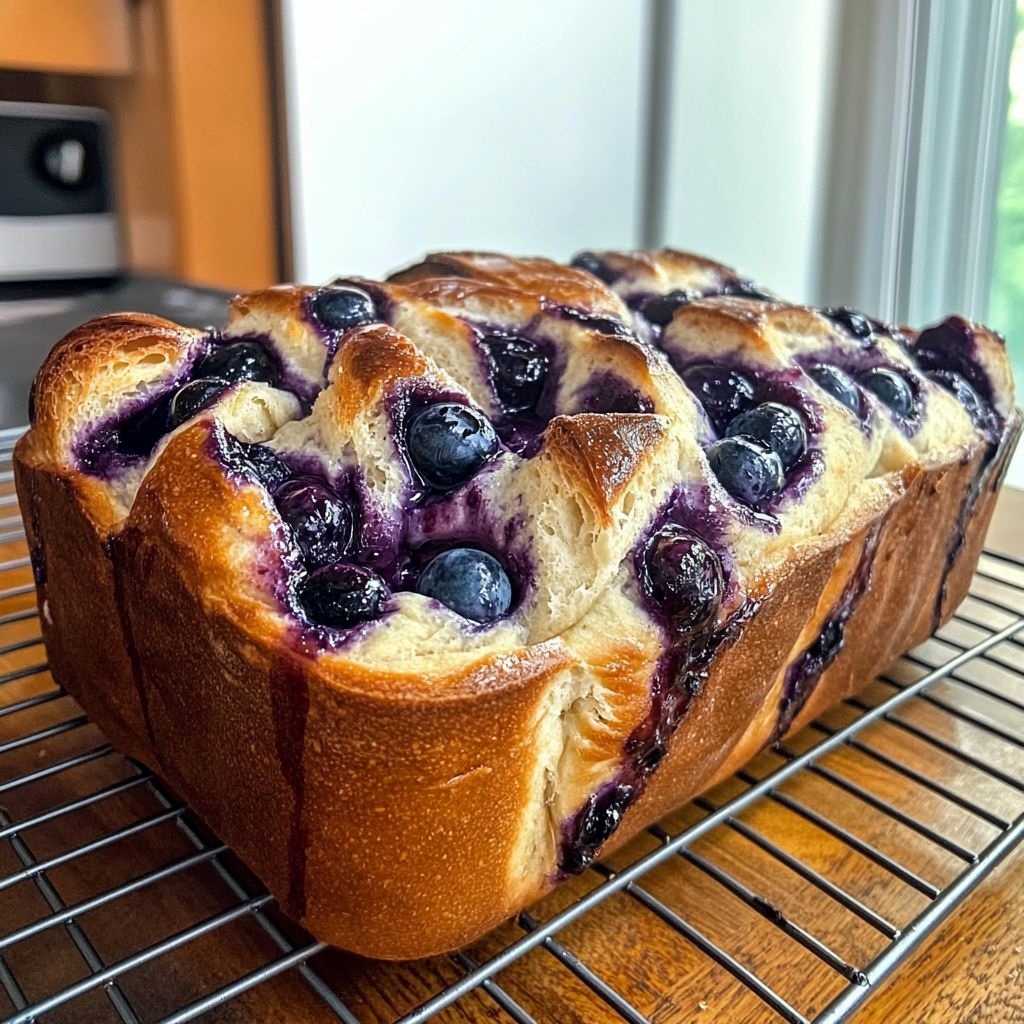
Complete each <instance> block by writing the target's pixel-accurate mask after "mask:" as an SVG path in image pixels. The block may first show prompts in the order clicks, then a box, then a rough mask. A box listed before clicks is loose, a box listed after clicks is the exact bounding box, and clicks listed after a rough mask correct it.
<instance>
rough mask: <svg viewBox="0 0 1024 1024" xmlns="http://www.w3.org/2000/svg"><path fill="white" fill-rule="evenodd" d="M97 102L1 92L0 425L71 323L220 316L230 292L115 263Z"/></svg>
mask: <svg viewBox="0 0 1024 1024" xmlns="http://www.w3.org/2000/svg"><path fill="white" fill-rule="evenodd" d="M113 177H114V149H113V139H112V136H111V131H110V125H109V123H108V120H107V116H106V114H105V113H104V112H103V111H102V110H97V109H95V108H92V107H67V106H55V105H52V104H48V103H8V102H3V101H0V430H2V429H4V428H16V427H22V426H24V425H25V424H26V423H27V419H28V393H29V388H30V386H31V383H32V378H33V377H34V376H35V373H36V370H37V369H38V368H39V365H40V363H42V361H43V359H44V358H45V357H46V354H47V352H49V351H50V349H51V348H52V347H53V345H54V344H56V343H57V342H58V341H59V340H60V339H61V338H62V337H63V336H64V335H65V334H67V332H68V331H70V330H71V329H72V328H73V327H76V326H77V325H78V324H80V323H83V322H84V321H86V320H89V319H90V318H92V317H95V316H101V315H102V314H104V313H113V312H117V311H119V310H135V311H141V312H145V313H155V314H156V315H158V316H165V317H167V318H168V319H170V320H174V321H175V322H177V323H181V324H185V325H186V326H189V327H207V326H210V325H213V326H219V325H220V324H221V323H223V321H224V318H225V317H226V315H227V298H228V296H229V294H230V293H228V292H223V291H217V290H214V289H209V288H197V287H195V286H194V285H189V284H185V283H184V282H179V281H173V280H169V279H167V278H162V277H154V276H149V275H139V274H133V273H130V272H128V271H127V270H125V268H124V267H123V265H122V257H123V254H122V250H121V243H120V225H119V219H118V212H117V206H116V202H115V190H114V184H113Z"/></svg>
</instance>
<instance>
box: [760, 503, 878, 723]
mask: <svg viewBox="0 0 1024 1024" xmlns="http://www.w3.org/2000/svg"><path fill="white" fill-rule="evenodd" d="M885 522H886V520H885V519H884V518H883V519H882V520H880V521H879V522H878V523H876V524H875V526H874V527H872V529H871V532H870V533H869V534H868V536H867V538H866V539H865V541H864V548H863V550H862V551H861V556H860V560H859V561H858V563H857V568H856V569H855V570H854V571H853V574H852V575H851V576H850V578H849V579H848V580H847V582H846V586H845V587H844V588H843V592H842V594H841V595H840V596H839V599H838V600H837V601H836V603H835V605H834V606H833V608H832V609H831V611H830V612H829V613H828V615H827V616H826V618H825V621H824V622H823V623H822V626H821V629H820V630H819V632H818V635H817V637H815V639H814V641H813V642H812V643H811V644H810V645H809V646H808V647H807V648H806V650H804V651H803V652H802V653H801V654H800V655H798V656H797V658H796V659H795V660H794V661H793V662H792V664H791V665H790V666H789V668H788V669H787V671H786V678H785V681H784V683H783V688H782V699H781V700H780V702H779V719H778V722H777V724H776V727H775V741H776V742H777V741H778V740H780V739H781V738H782V737H783V736H784V735H785V734H786V732H787V730H788V729H789V727H790V725H791V724H792V722H793V719H794V718H796V716H797V714H798V713H799V711H800V709H801V708H802V707H803V706H804V704H805V703H807V698H808V697H810V695H811V694H812V693H813V692H814V690H815V688H816V687H817V685H818V682H819V681H820V679H821V677H822V675H823V674H824V672H825V670H826V669H827V668H828V667H829V665H831V664H832V662H834V661H835V660H836V658H838V657H839V655H840V653H841V652H842V650H843V647H844V646H845V645H846V626H847V623H848V622H849V621H850V618H851V617H852V615H853V613H854V612H855V611H856V610H857V606H858V605H859V604H860V600H861V598H862V597H863V596H864V595H865V594H866V593H867V591H868V590H869V589H870V587H871V574H872V570H873V568H874V564H875V555H876V553H877V551H878V542H879V539H880V538H881V534H882V530H883V529H884V528H885Z"/></svg>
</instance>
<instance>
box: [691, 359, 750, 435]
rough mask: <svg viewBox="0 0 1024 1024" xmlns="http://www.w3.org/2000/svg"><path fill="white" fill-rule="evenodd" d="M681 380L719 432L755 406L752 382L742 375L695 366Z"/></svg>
mask: <svg viewBox="0 0 1024 1024" xmlns="http://www.w3.org/2000/svg"><path fill="white" fill-rule="evenodd" d="M683 380H684V381H685V382H686V385H687V387H689V389H690V390H691V391H692V392H693V393H694V394H695V395H696V396H697V398H698V399H699V400H700V403H701V405H703V406H704V409H705V410H706V411H707V414H708V416H709V417H710V418H711V422H712V423H714V424H715V426H716V427H717V428H718V429H719V430H720V429H722V427H724V426H725V424H726V423H728V422H729V421H730V420H731V419H732V418H733V417H734V416H736V415H737V414H739V413H741V412H743V410H744V409H748V408H749V407H750V406H751V405H753V404H754V385H753V384H752V383H751V381H750V380H749V379H748V378H747V377H744V376H743V374H742V373H737V372H736V371H735V370H730V369H727V368H726V367H724V366H715V365H714V364H713V363H698V364H697V365H696V366H691V367H690V368H689V369H688V370H686V371H684V373H683Z"/></svg>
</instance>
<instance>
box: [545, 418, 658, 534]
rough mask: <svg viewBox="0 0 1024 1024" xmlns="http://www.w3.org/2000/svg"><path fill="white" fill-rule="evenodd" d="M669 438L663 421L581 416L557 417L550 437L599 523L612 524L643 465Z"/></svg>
mask: <svg viewBox="0 0 1024 1024" xmlns="http://www.w3.org/2000/svg"><path fill="white" fill-rule="evenodd" d="M666 434H667V425H666V424H665V421H664V420H662V419H660V418H659V417H657V416H647V415H639V414H635V413H633V414H623V413H608V414H606V415H598V414H596V413H579V414H578V415H576V416H557V417H556V418H555V419H553V420H552V421H551V423H550V424H549V425H548V429H547V431H546V433H545V435H544V436H545V444H546V445H547V447H548V449H549V450H550V451H552V452H554V453H555V454H556V456H557V457H558V458H559V459H560V460H561V461H562V463H563V464H564V467H565V472H566V475H567V476H568V477H569V478H570V479H571V480H573V481H574V482H575V483H576V485H577V487H578V488H579V492H580V494H581V495H582V497H583V498H584V499H585V500H586V501H587V502H588V503H589V504H590V505H591V507H592V508H593V509H594V512H595V514H596V515H597V517H598V519H599V521H600V522H601V523H602V524H608V523H609V522H611V511H612V509H613V508H614V507H615V505H616V504H618V502H619V499H620V498H621V496H622V494H623V492H624V491H625V489H626V488H627V487H628V486H629V484H630V483H631V482H632V481H633V480H634V479H635V477H636V475H637V471H638V469H639V467H640V463H641V462H642V461H643V460H644V459H646V458H648V457H649V456H650V454H651V452H652V451H654V450H655V449H656V448H657V446H658V445H659V444H660V443H661V442H662V441H663V440H664V438H665V436H666Z"/></svg>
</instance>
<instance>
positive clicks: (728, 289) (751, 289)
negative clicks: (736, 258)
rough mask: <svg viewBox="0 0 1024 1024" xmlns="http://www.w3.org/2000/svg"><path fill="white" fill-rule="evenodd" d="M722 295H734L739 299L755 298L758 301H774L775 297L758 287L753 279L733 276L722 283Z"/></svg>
mask: <svg viewBox="0 0 1024 1024" xmlns="http://www.w3.org/2000/svg"><path fill="white" fill-rule="evenodd" d="M721 294H722V295H735V296H736V297H737V298H740V299H757V301H758V302H774V301H775V297H774V296H772V295H769V294H768V292H766V291H764V290H763V289H761V288H758V287H757V285H756V284H754V282H753V281H749V280H745V279H743V278H734V279H733V280H732V281H726V282H725V284H724V285H722V291H721Z"/></svg>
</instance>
